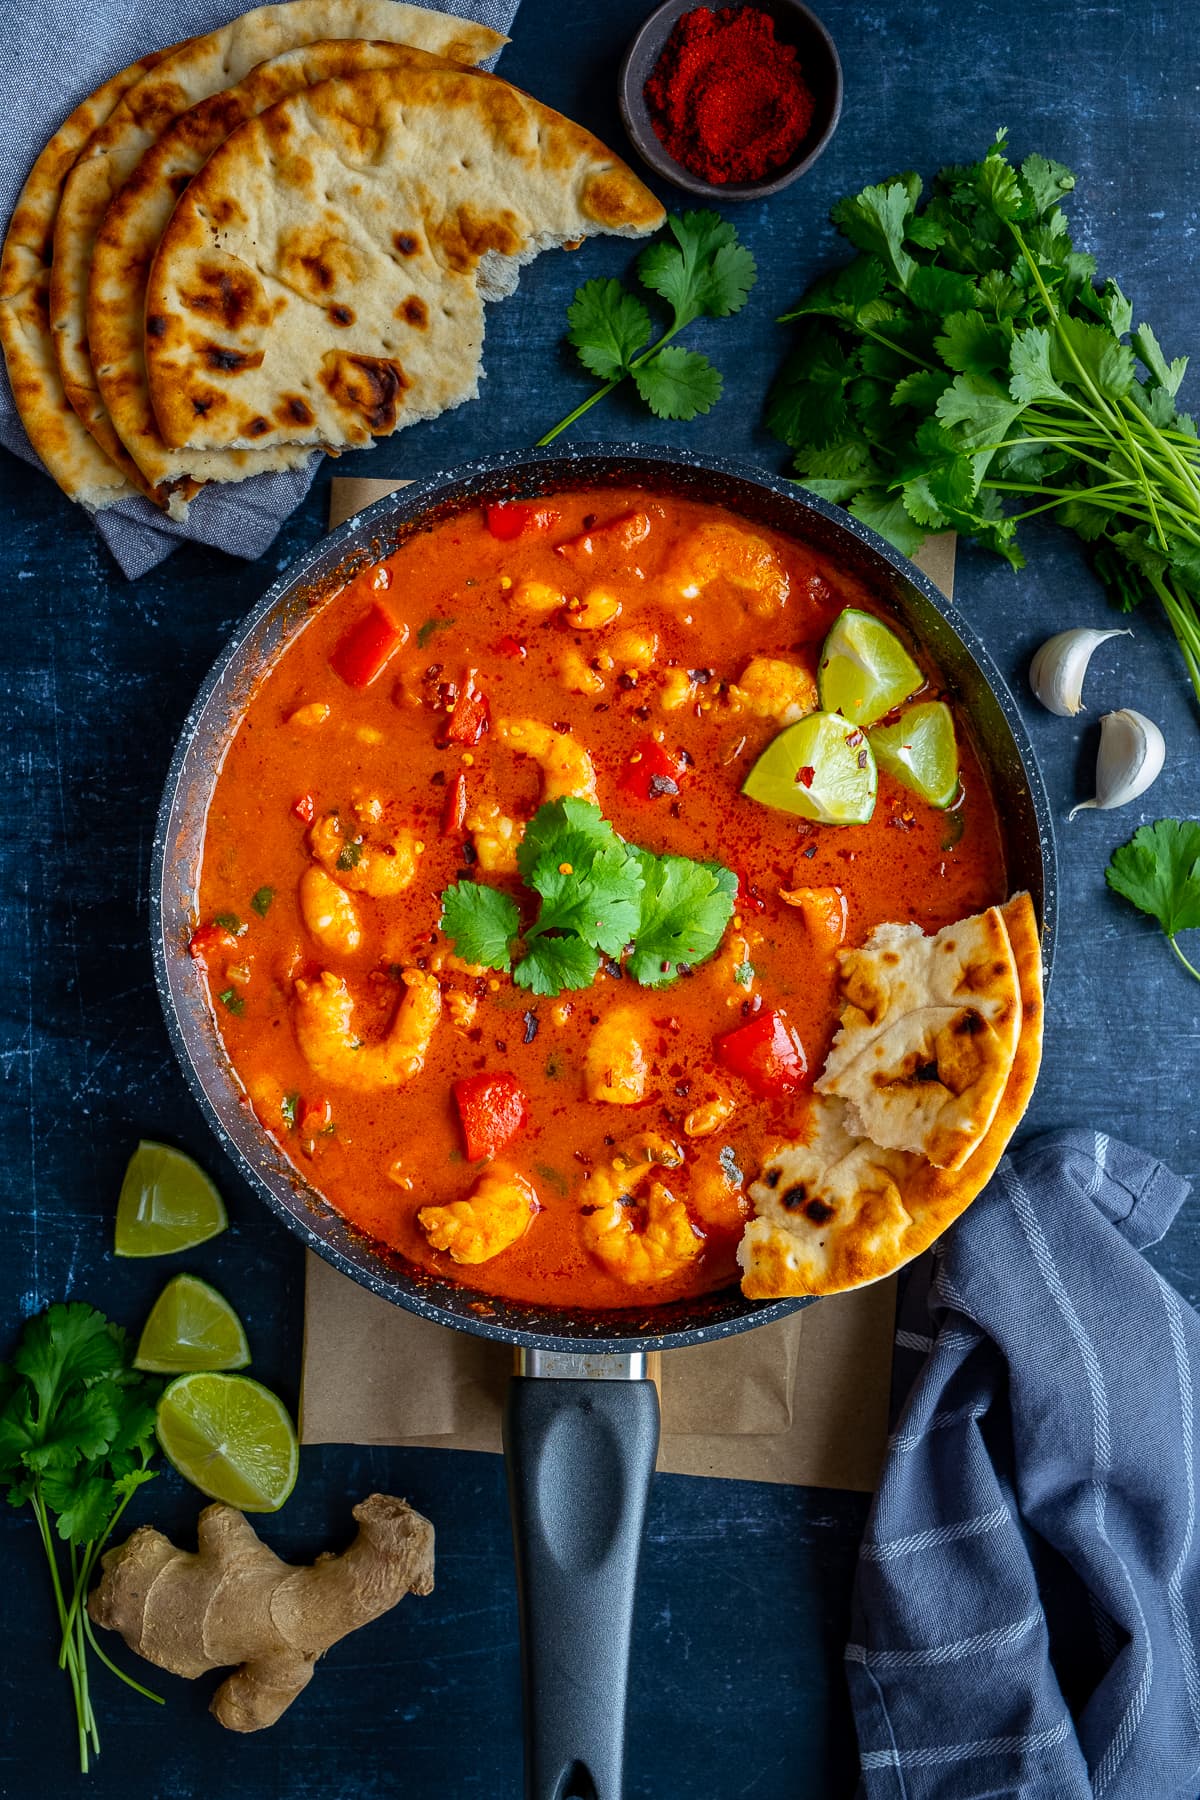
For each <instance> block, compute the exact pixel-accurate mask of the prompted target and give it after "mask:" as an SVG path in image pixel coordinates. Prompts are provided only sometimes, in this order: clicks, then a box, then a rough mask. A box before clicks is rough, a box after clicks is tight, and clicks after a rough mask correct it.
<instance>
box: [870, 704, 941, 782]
mask: <svg viewBox="0 0 1200 1800" xmlns="http://www.w3.org/2000/svg"><path fill="white" fill-rule="evenodd" d="M870 742H871V745H872V747H873V748H874V751H875V755H876V757H877V759H878V762H879V766H880V768H881V769H886V770H887V772H888V774H889V775H894V776H895V777H896V780H897V781H902V782H903V783H904V785H905V787H906V788H910V789H911V790H912V792H913V793H914V794H917V795H919V796H920V798H921V799H922V800H927V801H928V802H929V804H930V806H940V807H947V806H950V805H951V804H952V802H953V801H954V799H955V796H956V795H957V793H958V744H957V742H956V741H955V737H954V719H953V716H952V714H951V712H950V708H949V707H948V706H947V705H946V703H945V701H944V700H927V701H925V702H924V703H923V704H922V705H920V706H910V707H909V709H908V711H907V712H904V713H901V715H900V717H899V719H898V720H897V721H896V723H895V724H894V725H879V726H877V727H876V728H875V730H874V731H873V732H872V733H871V737H870Z"/></svg>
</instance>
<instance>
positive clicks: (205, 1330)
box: [133, 1275, 250, 1375]
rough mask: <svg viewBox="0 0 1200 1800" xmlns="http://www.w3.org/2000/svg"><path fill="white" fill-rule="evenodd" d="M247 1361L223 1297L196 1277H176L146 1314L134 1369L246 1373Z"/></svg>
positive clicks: (242, 1335) (241, 1332)
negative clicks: (233, 1370) (228, 1370)
mask: <svg viewBox="0 0 1200 1800" xmlns="http://www.w3.org/2000/svg"><path fill="white" fill-rule="evenodd" d="M249 1361H250V1346H249V1344H248V1343H247V1342H246V1332H245V1328H244V1327H243V1325H242V1321H241V1320H240V1319H239V1318H238V1316H237V1314H236V1313H235V1312H234V1310H233V1308H232V1306H230V1304H229V1302H228V1300H226V1298H225V1296H224V1295H223V1294H218V1292H217V1290H216V1288H214V1287H209V1285H208V1283H207V1281H201V1280H200V1277H199V1276H198V1275H176V1276H175V1278H174V1280H173V1281H168V1283H167V1285H166V1287H165V1288H164V1289H163V1291H162V1293H161V1294H160V1295H159V1296H158V1299H157V1300H156V1301H155V1302H154V1305H153V1306H152V1307H151V1309H150V1317H149V1318H148V1319H147V1320H146V1323H145V1325H144V1326H143V1328H142V1335H141V1337H140V1338H139V1340H138V1347H137V1355H136V1356H135V1357H134V1359H133V1366H134V1368H135V1369H149V1370H150V1372H151V1373H152V1374H154V1375H181V1374H183V1373H184V1371H185V1370H188V1369H244V1368H245V1366H246V1364H247V1363H248V1362H249Z"/></svg>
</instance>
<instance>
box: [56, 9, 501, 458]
mask: <svg viewBox="0 0 1200 1800" xmlns="http://www.w3.org/2000/svg"><path fill="white" fill-rule="evenodd" d="M329 37H346V38H364V39H373V40H382V41H386V42H388V43H403V44H411V45H413V46H414V47H415V48H416V49H420V50H428V51H431V52H432V53H433V54H434V55H437V56H444V57H446V58H448V59H449V60H450V61H451V62H455V63H467V64H473V63H476V62H479V61H481V60H482V59H483V58H484V57H485V56H490V55H491V54H492V53H493V52H494V51H496V50H499V49H500V48H501V47H502V45H503V44H504V43H505V42H506V41H507V40H506V39H505V38H503V37H501V36H500V34H499V33H498V32H495V31H492V30H490V29H489V28H488V27H487V26H485V25H476V24H475V23H473V22H472V21H471V20H469V19H457V18H455V17H454V16H453V15H452V14H450V13H443V12H435V11H432V10H431V9H430V8H428V7H424V6H410V5H406V4H404V3H403V0H286V3H285V4H283V5H280V6H260V7H257V8H256V9H255V10H254V11H253V12H248V13H243V14H242V15H241V16H240V17H239V18H236V19H234V20H232V21H231V22H230V23H229V24H228V25H223V26H221V28H220V29H219V30H217V31H213V32H209V33H208V35H207V36H206V37H198V38H192V39H190V40H189V41H188V42H187V43H185V44H181V45H178V46H177V47H176V48H175V49H174V50H172V51H170V52H169V53H167V54H166V55H164V56H163V57H162V58H161V60H159V61H158V62H157V63H156V64H155V66H154V67H153V68H152V69H151V70H150V71H149V73H148V74H146V75H144V76H143V77H142V79H141V80H139V81H138V82H137V83H136V84H135V85H134V86H132V87H131V88H129V90H128V91H127V92H126V93H125V94H124V95H123V96H122V98H121V100H120V103H119V105H117V106H116V107H115V109H114V110H113V112H112V113H111V116H110V117H109V118H108V119H107V121H106V122H105V123H104V124H103V125H102V126H101V127H100V128H99V129H98V130H97V131H95V133H94V134H93V135H92V136H91V138H90V140H89V141H88V142H87V143H86V145H85V147H84V148H83V151H82V154H81V155H80V156H79V160H78V161H77V162H76V163H75V166H74V168H73V169H72V170H71V172H70V174H69V176H68V177H67V180H66V184H65V186H64V188H63V193H62V200H61V203H60V205H59V208H58V217H57V221H56V224H55V231H54V261H53V269H52V272H51V281H50V324H51V329H52V333H53V342H54V348H55V355H56V357H57V359H58V367H59V371H60V374H61V377H62V386H63V390H64V392H65V393H66V396H67V399H68V400H69V401H70V403H71V405H72V406H73V407H74V409H75V411H76V413H77V414H78V415H79V417H80V418H81V419H82V420H83V423H84V424H85V425H86V427H87V429H88V431H89V432H91V434H92V436H93V437H94V438H95V439H96V442H97V443H98V444H99V445H100V446H101V448H102V449H103V450H104V451H105V452H106V454H107V455H108V456H109V457H110V458H111V459H112V461H114V462H115V463H116V464H117V465H118V467H119V468H121V469H122V470H123V471H124V472H125V474H126V477H127V479H128V480H129V481H130V482H132V483H133V484H134V485H135V486H140V487H142V488H143V489H148V487H149V484H148V483H146V482H145V480H144V477H143V476H142V474H141V471H140V470H139V469H138V466H137V464H136V463H135V462H134V460H133V458H132V457H131V456H130V455H129V453H128V451H127V450H126V449H125V446H124V444H123V443H122V442H121V439H120V438H119V436H118V435H117V433H116V431H115V430H114V429H113V425H112V421H111V420H110V419H109V416H108V412H107V410H106V408H105V406H104V402H103V399H102V397H101V394H100V391H99V388H98V386H97V383H96V377H95V372H94V370H93V368H92V362H91V355H90V351H89V348H88V337H87V303H88V280H89V276H90V272H91V263H92V247H93V245H94V243H95V240H96V233H97V232H98V231H99V229H100V226H101V224H102V222H103V219H104V215H105V213H106V212H107V210H108V207H109V205H110V204H111V202H112V200H113V198H114V196H115V195H116V194H117V192H118V191H119V189H120V188H121V187H122V186H123V184H124V183H125V181H126V180H127V179H128V178H129V176H130V175H132V173H133V171H134V170H135V169H136V167H137V165H138V163H139V161H140V160H141V158H142V157H143V156H144V155H145V153H146V151H147V150H148V149H149V148H150V146H151V145H152V144H153V143H155V142H156V141H157V139H158V138H159V137H161V136H162V133H163V132H164V131H165V130H166V128H167V127H168V126H169V125H170V123H171V121H172V120H173V119H176V118H178V116H179V114H180V113H182V112H186V111H187V109H188V108H189V107H192V106H195V105H196V104H197V103H198V102H199V101H201V100H206V99H207V98H208V97H209V95H211V94H216V93H219V92H220V90H221V89H222V88H225V87H228V86H230V85H231V84H232V83H234V82H238V81H240V80H241V79H242V77H243V76H245V75H248V74H249V73H250V70H251V69H252V68H254V67H255V66H256V64H258V63H260V62H263V61H264V60H265V59H266V58H267V57H271V56H279V55H281V54H282V52H283V51H285V50H292V49H295V48H296V47H297V46H298V45H300V44H308V43H314V42H315V41H316V40H317V39H318V38H329Z"/></svg>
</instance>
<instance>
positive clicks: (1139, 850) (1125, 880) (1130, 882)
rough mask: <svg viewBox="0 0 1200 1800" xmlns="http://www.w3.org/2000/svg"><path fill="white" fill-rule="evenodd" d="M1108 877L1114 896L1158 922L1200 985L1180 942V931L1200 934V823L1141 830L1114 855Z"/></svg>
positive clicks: (1166, 822)
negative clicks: (1118, 895) (1178, 937)
mask: <svg viewBox="0 0 1200 1800" xmlns="http://www.w3.org/2000/svg"><path fill="white" fill-rule="evenodd" d="M1105 875H1106V877H1107V880H1108V885H1109V887H1110V888H1112V889H1113V891H1114V893H1117V894H1120V895H1121V896H1122V897H1123V898H1124V899H1126V900H1128V901H1129V902H1130V904H1131V905H1133V906H1136V907H1137V908H1138V909H1139V911H1141V912H1144V913H1149V914H1150V917H1151V918H1152V919H1157V920H1158V922H1159V924H1160V925H1161V926H1162V930H1163V936H1164V937H1165V938H1166V940H1167V942H1168V944H1170V946H1171V948H1172V950H1173V951H1174V952H1175V954H1176V956H1177V957H1178V958H1179V960H1180V962H1181V963H1182V964H1183V966H1184V968H1185V969H1186V970H1187V972H1188V974H1189V975H1194V976H1195V978H1196V980H1197V981H1200V969H1198V968H1196V966H1195V964H1194V963H1191V962H1189V961H1188V959H1187V957H1186V956H1185V955H1184V954H1183V951H1182V950H1181V949H1180V948H1179V945H1178V943H1177V942H1176V938H1177V936H1178V933H1179V932H1181V931H1200V819H1159V821H1158V823H1157V824H1156V825H1142V826H1140V827H1139V828H1138V830H1137V831H1135V832H1134V834H1133V837H1132V838H1131V839H1130V841H1129V843H1127V844H1122V845H1121V846H1120V848H1119V849H1117V850H1114V851H1113V853H1112V857H1111V859H1110V861H1109V865H1108V868H1107V869H1106V870H1105Z"/></svg>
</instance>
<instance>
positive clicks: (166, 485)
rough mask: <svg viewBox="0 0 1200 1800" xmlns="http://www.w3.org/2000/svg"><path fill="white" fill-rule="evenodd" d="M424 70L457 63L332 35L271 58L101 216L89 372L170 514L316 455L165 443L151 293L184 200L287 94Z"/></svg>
mask: <svg viewBox="0 0 1200 1800" xmlns="http://www.w3.org/2000/svg"><path fill="white" fill-rule="evenodd" d="M422 66H424V67H427V68H443V67H444V68H449V67H452V66H453V65H452V64H451V63H450V62H449V61H448V60H446V59H445V58H440V57H436V56H433V55H431V54H430V53H429V52H428V51H425V50H415V49H413V48H412V46H411V45H408V44H391V43H371V42H367V41H364V40H362V39H358V38H327V39H323V40H321V41H320V42H318V43H315V44H302V45H300V46H299V48H298V49H295V50H287V51H285V52H284V53H283V55H282V56H275V57H272V58H270V60H269V61H267V62H264V63H260V64H259V65H258V67H257V68H255V69H252V70H251V71H250V73H249V75H247V76H246V77H245V79H244V80H242V81H239V82H237V83H236V84H235V85H234V86H233V87H230V88H225V89H223V90H222V91H221V92H220V93H218V94H212V95H210V97H209V98H208V99H207V100H202V101H201V102H200V103H199V105H197V106H193V107H190V108H189V109H188V111H187V112H185V113H181V114H180V115H179V117H178V118H177V119H175V120H174V121H173V122H172V123H171V124H170V125H169V126H168V127H167V129H166V131H165V132H164V133H163V135H162V137H160V138H159V140H158V142H157V143H155V144H152V145H151V147H150V148H149V150H147V151H146V153H145V155H144V156H143V157H142V159H141V161H140V162H139V163H138V166H137V168H136V169H135V170H134V172H133V174H132V175H131V176H130V177H129V180H128V181H127V182H126V183H125V185H124V187H122V188H121V190H120V192H119V193H118V194H117V196H116V198H115V199H114V200H113V202H112V204H111V205H110V207H109V209H108V211H107V213H106V214H105V217H104V223H103V225H102V226H101V228H100V231H99V233H98V235H97V238H96V243H95V248H94V250H93V253H92V267H91V276H90V279H89V284H88V315H87V316H88V345H89V349H90V353H91V361H92V366H93V368H94V370H95V374H96V381H97V384H98V387H99V391H100V398H101V400H102V401H103V403H104V406H105V408H106V410H107V413H108V416H109V418H110V419H111V421H112V425H113V429H114V430H115V431H116V433H117V435H118V437H119V438H120V439H121V442H122V443H123V444H124V446H125V448H126V450H127V451H128V452H129V454H130V455H131V456H132V457H133V460H134V461H135V462H136V464H137V466H138V468H139V469H140V470H141V472H142V474H143V475H144V476H145V478H146V480H147V481H148V482H149V483H150V484H151V486H152V487H153V488H154V489H155V497H156V499H157V500H158V502H159V504H160V505H162V506H165V507H166V508H167V510H168V511H169V512H170V514H171V516H172V518H177V519H182V518H186V516H187V507H188V502H189V501H190V500H191V499H192V497H193V496H194V494H195V493H196V491H197V489H198V487H199V486H200V485H201V484H202V483H204V482H209V481H243V480H245V479H246V477H247V476H249V475H259V474H264V473H266V472H268V471H271V470H275V469H289V468H294V467H296V466H297V464H299V463H303V462H305V461H307V459H308V458H309V457H310V456H311V455H312V454H313V452H312V448H311V446H309V445H300V444H278V445H273V446H271V447H269V448H267V449H255V450H214V451H207V452H205V451H194V452H193V451H181V450H177V449H174V448H172V446H171V445H169V444H165V443H164V442H163V439H162V436H161V434H160V433H159V429H158V422H157V420H156V419H155V417H154V408H153V407H152V406H151V404H150V388H149V384H148V382H147V379H146V355H145V338H144V319H145V312H146V289H147V285H148V283H149V279H150V268H151V265H152V263H153V261H154V255H155V252H156V251H157V249H158V245H159V241H160V239H161V237H162V234H163V232H164V230H165V229H166V227H167V224H168V223H169V221H170V218H171V214H172V212H173V211H174V210H175V204H176V202H177V200H178V198H179V196H180V194H181V193H182V192H183V190H184V188H185V187H186V186H187V184H188V182H189V181H190V180H191V178H192V176H193V175H195V174H196V173H197V171H198V170H200V169H202V168H203V167H204V164H205V163H206V162H207V161H208V159H209V157H210V156H211V155H212V153H213V151H214V150H216V149H217V148H218V147H219V146H220V145H221V144H222V143H224V141H225V139H226V138H227V137H228V136H229V134H230V132H231V131H234V130H236V128H237V127H238V126H239V125H241V124H244V123H245V121H246V120H247V119H252V118H255V117H257V115H258V114H259V113H261V112H263V111H265V110H266V108H267V107H268V106H274V104H275V103H276V101H278V100H282V99H283V98H285V96H286V95H288V94H293V93H296V92H297V91H298V90H299V89H301V88H305V87H311V86H312V85H313V84H314V83H315V82H318V81H328V80H331V79H334V78H336V77H339V76H346V75H357V74H361V73H362V72H363V71H365V70H368V69H386V68H402V67H422Z"/></svg>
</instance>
